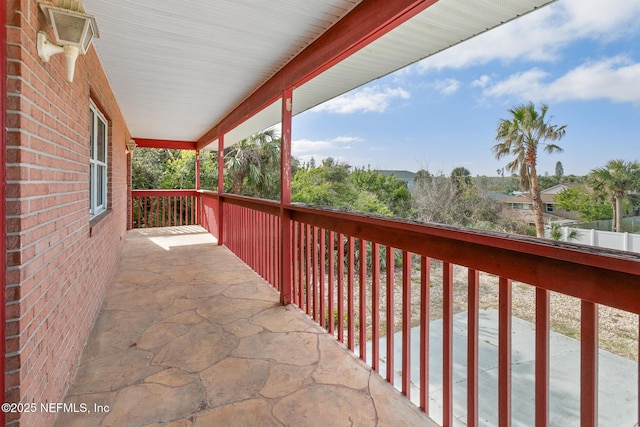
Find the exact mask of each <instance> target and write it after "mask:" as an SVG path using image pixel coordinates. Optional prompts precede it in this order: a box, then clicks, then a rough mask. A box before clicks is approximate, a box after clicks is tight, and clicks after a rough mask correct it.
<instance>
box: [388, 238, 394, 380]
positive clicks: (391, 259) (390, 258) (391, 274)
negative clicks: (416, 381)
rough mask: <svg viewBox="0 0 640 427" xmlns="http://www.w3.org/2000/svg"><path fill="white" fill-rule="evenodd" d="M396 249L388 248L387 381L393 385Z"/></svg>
mask: <svg viewBox="0 0 640 427" xmlns="http://www.w3.org/2000/svg"><path fill="white" fill-rule="evenodd" d="M394 255H395V249H393V248H392V247H391V246H387V257H386V258H387V259H386V263H387V381H389V382H390V383H391V384H393V383H394V381H395V362H394V358H393V356H394V354H395V347H394V337H395V332H396V331H395V313H394V296H395V285H394V284H395V278H394V270H395V256H394Z"/></svg>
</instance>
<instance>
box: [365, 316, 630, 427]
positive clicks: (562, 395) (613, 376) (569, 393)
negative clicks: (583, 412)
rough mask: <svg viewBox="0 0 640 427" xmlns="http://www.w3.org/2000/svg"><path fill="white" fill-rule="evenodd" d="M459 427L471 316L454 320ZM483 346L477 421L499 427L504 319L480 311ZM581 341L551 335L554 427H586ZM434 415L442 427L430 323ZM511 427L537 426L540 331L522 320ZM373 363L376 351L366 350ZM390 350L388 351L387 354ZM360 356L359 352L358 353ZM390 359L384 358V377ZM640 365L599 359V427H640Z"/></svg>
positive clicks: (436, 327) (414, 335) (416, 374)
mask: <svg viewBox="0 0 640 427" xmlns="http://www.w3.org/2000/svg"><path fill="white" fill-rule="evenodd" d="M453 327H454V335H453V341H454V342H453V346H454V349H453V362H454V374H453V376H454V388H453V398H454V414H455V419H454V425H456V426H464V425H466V422H465V420H466V387H467V382H466V369H467V313H466V312H461V313H457V314H456V315H455V316H454V321H453ZM479 331H480V340H479V349H478V350H479V351H478V353H479V372H480V374H479V386H478V387H479V406H480V408H479V417H480V425H484V426H495V425H497V422H498V418H497V414H498V408H497V405H498V386H497V384H498V312H497V311H496V310H493V309H488V310H481V311H480V326H479ZM394 342H395V355H394V362H395V363H394V370H395V372H396V378H395V380H394V382H395V384H396V385H397V387H400V384H401V376H400V372H401V363H402V354H401V352H402V334H401V333H396V334H395V337H394ZM419 342H420V335H419V328H412V330H411V344H412V350H411V360H413V361H414V363H412V372H411V380H412V390H411V396H412V401H413V402H414V403H415V404H416V405H417V404H418V398H419V396H420V389H419V384H420V368H419V364H418V363H415V361H417V360H419V357H420V351H419V346H418V344H419ZM579 344H580V343H579V341H577V340H575V339H572V338H569V337H567V336H564V335H561V334H558V333H555V332H552V333H551V335H550V355H549V359H550V374H549V376H550V397H549V400H550V402H549V420H550V425H551V426H562V427H569V426H579V425H580V419H579V415H580V348H579ZM385 348H386V338H385V337H382V338H380V349H385ZM429 348H430V354H431V356H430V358H429V393H430V398H431V401H430V405H429V414H430V416H431V418H432V419H433V420H435V421H437V422H438V423H441V422H442V321H441V320H437V321H432V322H431V323H430V337H429ZM512 349H513V354H512V364H513V365H512V417H513V418H512V423H513V424H512V425H513V426H531V425H533V421H534V413H535V410H534V361H535V326H534V325H533V324H532V323H529V322H526V321H524V320H521V319H518V318H515V317H514V318H513V320H512ZM367 351H368V357H367V360H371V347H370V345H368V346H367ZM381 351H384V350H381ZM356 353H358V351H357V350H356ZM385 362H386V356H385V355H383V354H381V357H380V372H382V373H384V372H386V364H385ZM637 381H638V366H637V363H636V362H635V361H632V360H628V359H625V358H622V357H620V356H617V355H615V354H612V353H610V352H607V351H603V350H601V351H600V352H599V378H598V384H599V390H600V391H599V397H598V399H599V407H598V420H599V425H601V426H616V427H623V426H628V427H633V426H636V425H637V424H636V423H637V401H638V398H637V383H638V382H637Z"/></svg>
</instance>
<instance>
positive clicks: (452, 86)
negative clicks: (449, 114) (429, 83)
mask: <svg viewBox="0 0 640 427" xmlns="http://www.w3.org/2000/svg"><path fill="white" fill-rule="evenodd" d="M460 84H461V83H460V81H459V80H456V79H444V80H436V82H435V83H434V84H433V87H434V88H435V89H436V90H437V91H438V92H440V93H441V94H443V95H451V94H453V93H456V92H457V91H458V89H460Z"/></svg>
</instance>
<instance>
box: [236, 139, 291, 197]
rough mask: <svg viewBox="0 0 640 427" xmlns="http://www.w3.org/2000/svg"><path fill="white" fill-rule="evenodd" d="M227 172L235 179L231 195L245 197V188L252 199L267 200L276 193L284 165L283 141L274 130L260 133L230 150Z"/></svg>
mask: <svg viewBox="0 0 640 427" xmlns="http://www.w3.org/2000/svg"><path fill="white" fill-rule="evenodd" d="M224 158H225V169H227V171H228V172H229V177H230V178H231V192H232V193H233V194H243V191H244V190H245V185H249V186H250V188H251V190H252V191H251V192H252V193H253V194H250V195H252V196H258V197H267V196H269V195H271V193H273V191H274V187H275V184H276V182H275V181H276V178H279V175H278V174H275V173H273V171H274V169H275V168H276V166H277V169H278V170H279V161H280V138H279V137H278V135H277V133H276V131H275V130H274V129H269V130H266V131H262V132H259V133H257V134H255V135H252V136H250V137H249V138H245V139H243V140H241V141H240V142H238V143H237V144H234V145H233V146H231V147H229V148H227V149H226V150H225V153H224Z"/></svg>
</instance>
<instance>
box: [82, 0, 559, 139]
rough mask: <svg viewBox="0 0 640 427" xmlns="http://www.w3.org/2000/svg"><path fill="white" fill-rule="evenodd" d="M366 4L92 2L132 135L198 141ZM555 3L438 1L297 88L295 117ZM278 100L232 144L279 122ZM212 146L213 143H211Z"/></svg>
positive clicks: (100, 43) (300, 0) (102, 50)
mask: <svg viewBox="0 0 640 427" xmlns="http://www.w3.org/2000/svg"><path fill="white" fill-rule="evenodd" d="M360 1H362V0H314V1H309V0H270V1H269V2H266V1H259V0H181V1H178V2H176V1H169V0H85V1H84V3H85V8H86V10H87V12H88V13H90V14H92V15H95V16H96V20H97V21H98V27H99V30H100V39H96V40H95V41H94V45H95V48H96V51H97V52H98V56H99V58H100V61H101V63H102V65H103V67H104V69H105V71H106V74H107V78H108V79H109V82H110V84H111V86H112V88H113V91H114V92H115V96H116V99H117V101H118V103H119V105H120V108H121V109H122V112H123V115H124V117H125V120H126V122H127V126H128V127H129V130H130V132H131V134H132V135H133V136H134V137H137V138H150V139H167V140H178V141H196V140H198V139H199V138H200V137H201V136H202V135H204V134H205V133H206V132H207V131H208V130H209V129H211V128H212V127H213V126H214V125H215V124H217V123H218V122H220V121H221V119H222V118H224V117H225V116H226V115H227V114H229V112H231V111H232V110H233V109H234V108H235V107H237V106H238V105H239V104H240V103H241V102H242V101H243V100H244V99H246V98H247V97H248V96H249V95H250V94H251V93H252V92H254V91H255V90H256V89H257V88H258V87H259V86H260V85H261V84H263V83H264V82H266V81H267V80H268V79H269V78H270V77H271V76H273V75H274V74H275V73H276V72H277V71H278V70H279V69H281V68H282V67H283V66H284V65H285V64H286V63H287V62H289V61H290V60H291V59H292V58H293V57H295V55H296V54H298V53H299V52H301V51H302V50H303V49H304V48H306V47H307V46H308V45H309V44H311V43H312V42H313V41H314V40H315V39H317V38H318V37H319V36H320V35H321V34H322V33H324V32H325V31H326V30H327V29H328V28H329V27H331V26H332V25H333V24H335V23H336V22H337V21H338V20H339V19H341V18H342V17H344V16H345V15H346V14H347V13H348V12H349V11H350V10H352V9H353V8H354V7H355V6H356V5H357V4H358V3H360ZM550 2H551V1H550V0H473V1H472V0H439V1H438V2H437V3H435V4H434V5H433V6H431V7H429V8H427V9H426V10H425V11H423V12H422V13H420V14H419V15H417V16H416V17H414V18H413V19H411V20H409V21H408V22H406V23H404V24H403V25H401V26H399V27H398V28H396V29H394V30H392V31H391V32H389V33H388V34H386V35H385V36H383V37H382V38H380V39H378V40H377V41H375V42H373V43H371V44H370V45H368V46H367V47H366V48H364V49H361V50H360V51H359V52H357V53H355V54H353V55H351V56H350V57H349V58H347V59H346V60H344V61H342V62H341V63H339V64H337V65H335V66H333V67H332V68H330V69H329V70H327V71H326V72H324V73H322V74H321V75H319V76H317V77H316V78H314V79H312V80H310V81H309V82H307V83H305V84H304V85H302V86H301V87H299V88H296V89H295V90H294V95H293V105H294V114H295V113H299V112H301V111H305V110H307V109H309V108H312V107H314V106H316V105H318V104H321V103H322V102H324V101H326V100H329V99H331V98H333V97H335V96H337V95H340V94H342V93H344V92H347V91H349V90H351V89H354V88H356V87H358V86H360V85H362V84H364V83H367V82H369V81H371V80H374V79H376V78H378V77H381V76H383V75H386V74H388V73H390V72H393V71H395V70H397V69H400V68H402V67H404V66H406V65H408V64H411V63H413V62H415V61H418V60H420V59H422V58H425V57H428V56H430V55H433V54H435V53H437V52H439V51H441V50H443V49H446V48H447V47H450V46H452V45H454V44H457V43H459V42H461V41H463V40H466V39H468V38H470V37H473V36H474V35H477V34H479V33H481V32H483V31H486V30H487V29H490V28H493V27H495V26H498V25H500V24H501V23H504V22H506V21H509V20H511V19H514V18H515V17H517V16H520V15H523V14H525V13H528V12H530V11H532V10H534V9H536V8H538V7H541V6H543V5H545V4H548V3H550ZM279 104H280V102H276V103H275V104H274V105H272V106H271V107H269V108H266V109H265V110H263V111H262V112H261V113H259V114H257V115H255V116H253V117H252V118H250V119H249V120H247V121H246V122H245V123H243V124H242V125H240V126H238V127H237V128H235V129H233V130H232V131H230V132H228V133H227V134H226V135H225V146H229V145H231V144H233V143H235V142H237V141H238V140H240V139H242V138H245V137H247V136H249V135H251V134H253V133H255V132H258V131H260V130H262V129H264V128H266V127H268V126H271V125H274V124H276V123H278V122H279V121H280V106H279ZM214 147H215V145H213V144H212V147H211V148H214Z"/></svg>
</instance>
